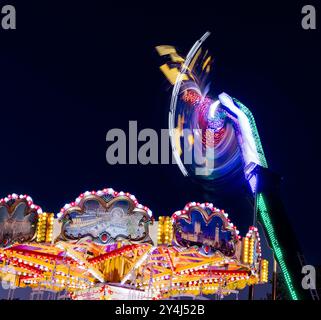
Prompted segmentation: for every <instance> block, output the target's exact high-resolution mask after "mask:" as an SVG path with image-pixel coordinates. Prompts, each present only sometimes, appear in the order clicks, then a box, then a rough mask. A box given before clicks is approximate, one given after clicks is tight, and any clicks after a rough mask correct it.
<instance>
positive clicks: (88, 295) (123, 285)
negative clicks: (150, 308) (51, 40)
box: [0, 188, 268, 300]
mask: <svg viewBox="0 0 321 320" xmlns="http://www.w3.org/2000/svg"><path fill="white" fill-rule="evenodd" d="M0 278H1V281H2V284H3V285H6V286H7V288H10V290H11V291H14V288H17V287H21V288H25V287H31V288H32V294H31V296H32V297H33V298H34V299H41V298H42V297H43V296H44V295H43V294H44V293H45V292H50V293H51V299H54V298H56V299H58V298H59V297H63V298H67V299H74V300H118V299H122V300H131V299H146V300H147V299H153V300H155V299H179V298H183V297H187V296H190V297H193V298H206V299H214V298H215V297H220V298H223V297H224V296H226V295H229V294H236V295H237V293H238V292H239V291H240V290H242V289H244V288H245V287H246V286H254V285H259V284H264V283H266V282H267V281H268V262H267V260H264V259H263V257H262V253H261V246H260V236H259V234H258V230H257V228H256V227H250V228H249V231H248V233H247V234H246V235H245V236H244V237H241V235H240V234H239V231H238V230H237V228H236V226H235V225H234V224H233V223H232V222H231V221H230V219H229V216H228V214H227V213H225V212H224V210H220V209H218V208H216V207H215V206H214V205H213V204H211V203H197V202H190V203H188V204H187V205H186V206H185V207H184V208H183V210H179V211H176V212H174V213H173V214H172V215H171V216H170V215H168V216H159V217H158V221H156V220H155V219H154V217H153V214H152V212H151V210H150V209H149V208H147V207H146V206H144V205H141V204H139V202H138V201H137V199H136V198H135V196H133V195H131V194H129V193H124V192H116V191H114V190H113V189H111V188H108V189H103V190H99V191H92V192H85V193H83V194H80V195H79V197H78V198H76V199H75V201H74V202H71V203H69V204H66V205H65V206H64V207H63V208H62V209H61V211H60V212H59V213H58V214H53V213H48V212H43V211H42V209H41V208H40V207H39V206H38V205H36V204H34V203H33V200H32V198H31V197H30V196H28V195H17V194H12V195H8V196H7V197H6V198H4V199H1V200H0ZM62 293H64V294H62Z"/></svg>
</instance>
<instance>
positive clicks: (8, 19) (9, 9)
mask: <svg viewBox="0 0 321 320" xmlns="http://www.w3.org/2000/svg"><path fill="white" fill-rule="evenodd" d="M0 8H1V16H0V20H1V27H2V29H4V30H10V29H16V8H15V7H14V6H12V5H5V6H3V7H0Z"/></svg>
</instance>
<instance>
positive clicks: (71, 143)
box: [0, 0, 321, 265]
mask: <svg viewBox="0 0 321 320" xmlns="http://www.w3.org/2000/svg"><path fill="white" fill-rule="evenodd" d="M43 2H45V3H43ZM43 2H40V1H23V2H22V1H20V2H18V1H10V4H15V6H16V10H17V30H11V31H4V30H1V29H0V75H1V76H0V110H1V113H0V143H1V157H0V159H1V160H0V168H1V175H0V197H4V196H6V195H7V194H9V193H13V192H15V193H18V194H20V193H22V194H24V193H27V194H29V195H31V196H32V197H33V199H34V202H35V203H36V204H39V205H40V206H42V208H43V210H45V211H49V212H50V211H51V212H58V211H59V210H60V208H61V207H62V206H63V205H64V204H65V203H66V202H71V201H73V200H74V199H75V198H76V197H77V196H78V195H79V194H80V193H81V192H84V191H86V190H98V189H102V188H104V187H112V188H114V189H115V190H118V191H121V190H122V191H128V192H130V193H132V194H134V195H135V196H136V197H137V198H138V200H139V201H140V202H141V203H142V204H144V205H147V206H148V207H149V208H151V210H152V211H153V213H154V214H155V216H158V215H169V214H172V213H173V212H174V211H176V210H179V209H182V208H183V207H184V205H185V204H186V203H187V202H189V201H204V197H205V198H206V196H204V194H203V192H202V189H201V188H200V186H199V185H196V184H193V183H192V182H191V181H190V180H189V179H186V178H184V177H183V176H182V174H181V173H180V171H179V169H178V167H177V166H175V165H118V166H111V165H109V164H107V162H106V157H105V153H106V150H107V147H108V146H109V145H110V143H107V142H106V139H105V138H106V133H107V131H108V130H109V129H112V128H122V129H124V130H125V131H128V121H129V120H137V121H138V128H139V129H143V128H153V129H155V130H156V131H158V132H160V129H161V128H167V117H168V109H169V99H170V93H171V91H170V89H171V87H170V86H169V84H168V83H167V81H166V79H165V78H164V76H163V75H162V73H161V72H160V71H159V66H160V64H161V60H160V58H159V57H158V55H157V53H156V51H155V49H154V47H155V46H156V45H160V44H169V45H174V46H175V47H177V49H178V50H179V52H180V53H182V55H184V54H186V53H187V52H188V50H189V49H190V47H191V46H192V45H193V44H194V42H195V41H196V40H197V39H198V38H199V37H201V36H202V35H203V34H204V33H205V32H206V31H207V30H208V31H211V33H212V35H211V37H210V38H209V39H208V41H207V42H206V45H207V48H208V49H209V50H210V51H211V52H212V53H213V55H214V58H215V62H214V73H213V74H212V76H213V81H212V90H213V92H214V93H216V94H219V93H221V92H223V91H224V92H227V93H228V94H229V95H231V96H233V97H236V98H237V99H239V100H240V101H241V102H243V103H244V104H245V105H246V106H248V107H249V108H250V110H251V111H252V112H253V114H254V117H255V119H256V122H257V126H258V130H259V133H260V135H261V140H262V144H263V148H264V150H265V154H266V157H267V160H268V163H269V166H270V167H271V168H272V169H273V170H274V171H276V172H278V173H280V174H282V176H283V178H284V181H283V188H282V193H283V200H284V204H285V206H286V209H287V213H288V216H289V219H290V221H291V224H292V227H293V228H294V230H295V232H296V233H297V237H298V240H299V242H300V244H301V246H302V248H303V251H304V254H305V257H306V260H307V262H308V263H311V264H315V265H317V264H321V251H320V248H319V243H320V241H319V239H318V231H317V229H316V228H319V226H320V223H321V216H320V212H319V196H320V195H319V194H320V182H319V181H320V179H321V174H320V172H321V169H320V158H319V148H320V133H319V130H320V117H319V114H320V102H319V94H320V65H321V64H320V57H321V52H320V51H321V50H320V27H319V24H320V23H319V24H318V22H321V21H318V20H317V28H318V30H303V29H302V27H301V19H302V14H301V8H302V6H303V5H305V4H314V5H315V6H316V9H317V19H318V18H319V20H320V17H321V15H320V14H319V16H318V13H319V12H320V13H321V7H320V6H318V3H317V1H308V2H300V1H299V2H297V3H294V1H289V4H288V5H283V6H281V5H280V4H279V2H276V1H275V2H273V1H264V3H263V1H256V2H255V4H254V2H253V3H252V4H250V3H247V5H244V2H243V1H242V2H240V3H239V4H233V3H227V2H224V3H225V5H222V4H220V5H218V4H215V3H216V1H211V6H207V5H206V4H205V3H204V4H201V3H197V2H196V3H194V6H193V7H191V6H186V7H183V6H181V7H179V6H178V5H176V7H175V6H173V5H170V6H169V5H165V4H162V5H161V4H159V5H157V6H156V5H154V4H150V6H149V7H146V6H144V7H143V6H142V7H140V6H139V5H138V4H137V6H133V5H132V6H131V7H128V6H126V5H121V4H118V5H116V4H114V5H107V4H103V3H106V1H100V2H98V1H84V2H82V3H81V4H80V3H79V1H68V4H66V1H51V0H50V1H43ZM0 4H1V5H4V4H7V3H6V1H1V2H0ZM318 10H319V12H318ZM231 197H232V196H231ZM231 197H227V198H226V199H229V200H228V201H227V200H226V199H224V200H222V199H221V200H219V199H217V201H216V204H217V205H218V206H220V207H221V208H224V209H226V211H228V212H229V213H230V217H231V219H232V221H233V222H234V224H236V225H237V226H238V227H239V229H240V230H241V233H244V232H246V230H247V228H248V226H249V225H250V224H251V214H252V212H251V206H250V205H249V203H248V202H247V200H246V199H245V198H244V197H242V196H240V197H237V196H235V195H233V197H232V198H233V199H231ZM209 200H210V199H209ZM286 228H287V226H284V232H286Z"/></svg>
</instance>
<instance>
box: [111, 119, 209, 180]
mask: <svg viewBox="0 0 321 320" xmlns="http://www.w3.org/2000/svg"><path fill="white" fill-rule="evenodd" d="M170 136H171V137H172V141H173V152H170V149H171V147H170ZM213 140H214V138H213V131H212V130H211V129H206V130H202V129H193V130H190V129H178V128H176V129H173V130H172V131H170V130H169V129H161V131H160V137H159V134H158V132H157V131H156V130H154V129H151V128H145V129H142V130H140V131H139V132H138V130H137V121H129V131H128V135H126V132H125V131H124V130H122V129H119V128H114V129H111V130H109V131H108V132H107V134H106V141H107V142H112V144H110V145H109V146H108V148H107V150H106V160H107V163H108V164H111V165H115V164H138V163H139V164H143V165H147V164H176V163H177V162H176V160H175V154H177V156H178V157H181V156H182V159H181V160H182V163H184V165H192V164H193V165H195V174H196V175H209V174H211V173H212V172H213V170H214V147H213ZM139 143H140V145H138V144H139ZM127 145H128V149H127Z"/></svg>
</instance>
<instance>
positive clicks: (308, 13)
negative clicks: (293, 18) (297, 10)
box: [301, 5, 317, 30]
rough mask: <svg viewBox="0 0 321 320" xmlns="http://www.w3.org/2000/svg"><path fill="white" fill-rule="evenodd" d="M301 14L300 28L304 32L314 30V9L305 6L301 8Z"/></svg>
mask: <svg viewBox="0 0 321 320" xmlns="http://www.w3.org/2000/svg"><path fill="white" fill-rule="evenodd" d="M301 13H302V14H303V18H302V21H301V26H302V28H303V29H304V30H315V29H316V28H317V20H316V19H317V17H316V10H315V7H314V6H312V5H305V6H304V7H302V10H301Z"/></svg>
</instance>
